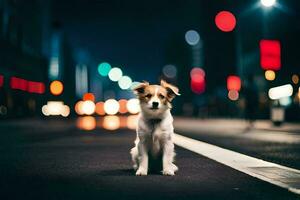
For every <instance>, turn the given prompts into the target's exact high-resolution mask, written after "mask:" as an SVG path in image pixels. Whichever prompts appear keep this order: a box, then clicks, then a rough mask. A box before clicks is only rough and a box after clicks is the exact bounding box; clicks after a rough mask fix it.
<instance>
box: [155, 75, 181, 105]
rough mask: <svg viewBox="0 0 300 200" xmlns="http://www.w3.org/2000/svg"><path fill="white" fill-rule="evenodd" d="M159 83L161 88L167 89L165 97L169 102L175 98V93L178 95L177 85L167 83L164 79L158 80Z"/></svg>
mask: <svg viewBox="0 0 300 200" xmlns="http://www.w3.org/2000/svg"><path fill="white" fill-rule="evenodd" d="M160 85H161V86H162V87H163V88H165V89H166V91H167V98H168V101H169V102H171V101H172V100H173V99H174V98H175V96H176V95H178V96H179V95H180V94H179V89H178V87H176V86H174V85H172V84H170V83H167V82H166V81H164V80H161V81H160Z"/></svg>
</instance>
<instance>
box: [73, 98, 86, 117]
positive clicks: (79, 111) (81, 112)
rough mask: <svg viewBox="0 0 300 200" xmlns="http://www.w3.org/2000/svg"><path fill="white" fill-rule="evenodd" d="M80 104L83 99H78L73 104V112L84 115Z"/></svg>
mask: <svg viewBox="0 0 300 200" xmlns="http://www.w3.org/2000/svg"><path fill="white" fill-rule="evenodd" d="M82 106H83V101H78V102H77V103H76V104H75V112H76V113H77V114H78V115H84V112H83V110H82Z"/></svg>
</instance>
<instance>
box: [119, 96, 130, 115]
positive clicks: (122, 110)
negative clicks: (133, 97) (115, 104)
mask: <svg viewBox="0 0 300 200" xmlns="http://www.w3.org/2000/svg"><path fill="white" fill-rule="evenodd" d="M119 104H120V108H119V112H120V113H121V114H125V113H127V112H128V110H127V100H126V99H120V100H119Z"/></svg>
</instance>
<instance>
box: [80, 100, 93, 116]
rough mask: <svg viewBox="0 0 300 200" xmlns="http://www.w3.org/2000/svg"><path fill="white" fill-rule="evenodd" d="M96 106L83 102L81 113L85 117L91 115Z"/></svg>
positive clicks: (91, 102)
mask: <svg viewBox="0 0 300 200" xmlns="http://www.w3.org/2000/svg"><path fill="white" fill-rule="evenodd" d="M95 109H96V105H95V103H94V102H93V101H90V100H88V101H84V102H83V104H82V112H83V113H84V114H86V115H92V114H93V113H94V112H95Z"/></svg>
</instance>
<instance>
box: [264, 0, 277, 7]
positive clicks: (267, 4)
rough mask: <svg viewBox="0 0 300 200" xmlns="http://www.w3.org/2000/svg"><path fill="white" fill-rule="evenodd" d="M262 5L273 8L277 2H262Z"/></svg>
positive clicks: (267, 0) (270, 0) (271, 0)
mask: <svg viewBox="0 0 300 200" xmlns="http://www.w3.org/2000/svg"><path fill="white" fill-rule="evenodd" d="M260 3H261V4H262V5H263V6H265V7H272V6H274V5H275V3H276V0H260Z"/></svg>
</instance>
